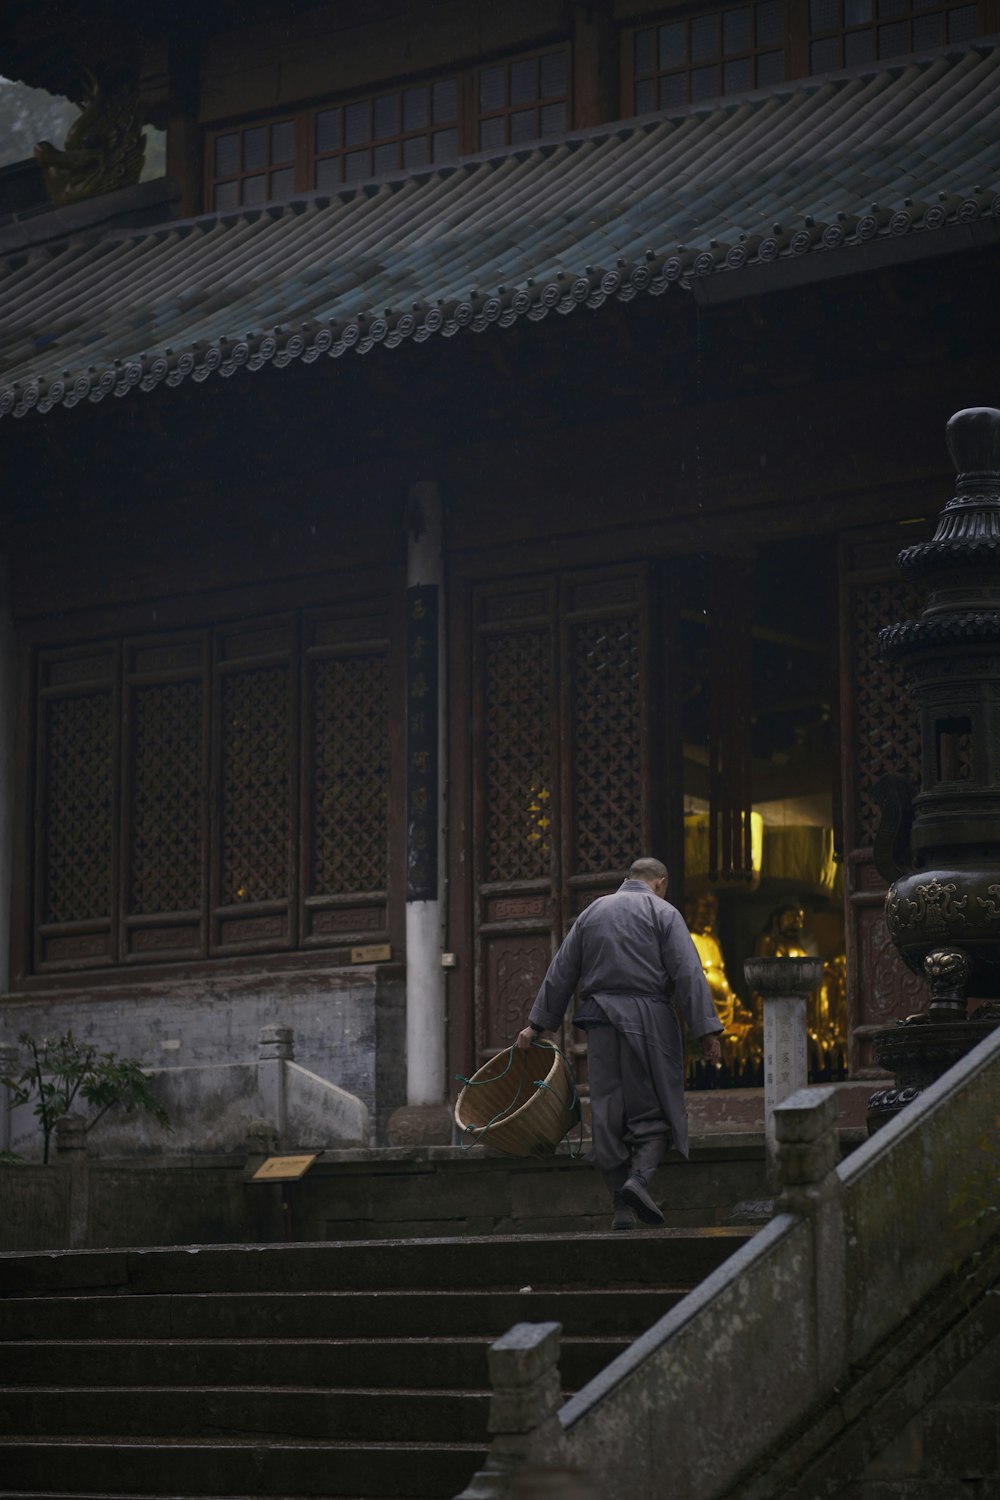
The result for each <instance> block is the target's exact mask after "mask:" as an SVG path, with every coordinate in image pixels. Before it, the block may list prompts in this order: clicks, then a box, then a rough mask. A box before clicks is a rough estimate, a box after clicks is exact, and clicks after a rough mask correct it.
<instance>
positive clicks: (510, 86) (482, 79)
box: [472, 47, 569, 151]
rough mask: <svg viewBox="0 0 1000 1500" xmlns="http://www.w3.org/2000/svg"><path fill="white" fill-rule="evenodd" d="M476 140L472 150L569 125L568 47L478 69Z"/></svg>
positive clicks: (514, 142)
mask: <svg viewBox="0 0 1000 1500" xmlns="http://www.w3.org/2000/svg"><path fill="white" fill-rule="evenodd" d="M477 104H478V107H477V114H478V119H479V136H478V144H477V146H475V147H474V148H472V149H474V150H479V151H492V150H493V148H494V147H497V146H516V145H518V144H519V143H520V142H522V141H534V140H537V139H538V138H539V136H544V135H558V134H560V133H561V132H562V131H564V130H567V129H568V128H569V48H568V47H554V48H551V49H550V50H548V51H546V52H540V53H536V54H534V55H532V56H530V57H519V58H515V59H514V60H513V61H511V62H500V63H495V64H493V65H492V66H490V67H488V68H480V69H479V70H478V79H477Z"/></svg>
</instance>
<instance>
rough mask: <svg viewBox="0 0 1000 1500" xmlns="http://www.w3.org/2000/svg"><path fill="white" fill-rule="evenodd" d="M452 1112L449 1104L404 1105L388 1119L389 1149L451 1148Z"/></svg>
mask: <svg viewBox="0 0 1000 1500" xmlns="http://www.w3.org/2000/svg"><path fill="white" fill-rule="evenodd" d="M453 1124H454V1121H453V1119H452V1112H451V1107H450V1105H447V1104H403V1105H401V1106H400V1107H399V1109H396V1110H394V1111H393V1113H392V1114H391V1115H390V1116H389V1123H388V1127H387V1132H386V1133H387V1135H388V1138H389V1144H390V1146H449V1145H450V1144H451V1140H452V1135H453Z"/></svg>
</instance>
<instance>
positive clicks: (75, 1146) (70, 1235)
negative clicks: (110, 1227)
mask: <svg viewBox="0 0 1000 1500" xmlns="http://www.w3.org/2000/svg"><path fill="white" fill-rule="evenodd" d="M55 1136H56V1154H57V1155H58V1156H59V1157H60V1158H61V1165H64V1166H65V1168H66V1175H67V1177H68V1179H69V1207H68V1212H67V1215H66V1219H67V1223H66V1237H67V1239H68V1241H69V1249H70V1250H85V1249H86V1248H87V1232H88V1229H89V1227H90V1172H89V1169H88V1166H87V1122H86V1120H85V1119H84V1118H83V1116H82V1115H63V1116H62V1118H61V1119H59V1120H57V1121H56V1125H55Z"/></svg>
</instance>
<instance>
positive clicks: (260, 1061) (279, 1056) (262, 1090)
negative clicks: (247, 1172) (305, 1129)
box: [257, 1026, 294, 1149]
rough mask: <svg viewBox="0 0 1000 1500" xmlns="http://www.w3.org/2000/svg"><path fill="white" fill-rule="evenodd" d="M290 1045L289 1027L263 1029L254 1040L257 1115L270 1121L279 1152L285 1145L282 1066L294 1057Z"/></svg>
mask: <svg viewBox="0 0 1000 1500" xmlns="http://www.w3.org/2000/svg"><path fill="white" fill-rule="evenodd" d="M292 1042H293V1038H292V1028H291V1027H290V1026H262V1027H261V1028H260V1032H259V1034H258V1037H257V1104H258V1113H259V1114H260V1116H261V1117H262V1118H263V1119H265V1120H270V1121H272V1122H273V1124H274V1128H275V1130H276V1131H277V1132H278V1147H279V1149H280V1148H282V1147H284V1146H287V1144H288V1141H287V1133H288V1110H287V1107H286V1098H285V1063H286V1062H292V1060H293V1058H294V1051H293V1046H292Z"/></svg>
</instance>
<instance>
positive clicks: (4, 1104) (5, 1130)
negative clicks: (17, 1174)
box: [0, 1042, 18, 1151]
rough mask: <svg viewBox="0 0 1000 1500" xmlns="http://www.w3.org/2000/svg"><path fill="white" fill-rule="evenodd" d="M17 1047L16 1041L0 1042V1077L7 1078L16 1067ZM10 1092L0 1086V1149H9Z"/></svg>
mask: <svg viewBox="0 0 1000 1500" xmlns="http://www.w3.org/2000/svg"><path fill="white" fill-rule="evenodd" d="M17 1059H18V1047H17V1043H16V1042H0V1078H9V1077H10V1076H11V1074H12V1073H14V1071H15V1070H16V1068H17ZM10 1115H11V1103H10V1094H9V1093H8V1092H7V1090H6V1089H5V1088H0V1151H9V1150H10V1138H11V1121H10Z"/></svg>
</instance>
